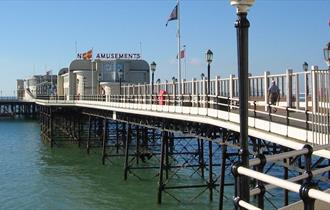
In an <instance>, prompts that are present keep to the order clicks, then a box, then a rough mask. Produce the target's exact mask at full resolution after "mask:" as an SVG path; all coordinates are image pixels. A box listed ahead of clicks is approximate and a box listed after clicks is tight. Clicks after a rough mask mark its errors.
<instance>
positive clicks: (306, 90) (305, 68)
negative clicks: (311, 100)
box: [303, 61, 309, 101]
mask: <svg viewBox="0 0 330 210" xmlns="http://www.w3.org/2000/svg"><path fill="white" fill-rule="evenodd" d="M303 70H304V72H305V82H306V84H305V85H306V89H305V93H306V94H305V97H307V96H308V92H309V88H308V76H307V73H306V72H307V71H308V63H307V62H306V61H305V62H304V63H303ZM306 101H307V100H306Z"/></svg>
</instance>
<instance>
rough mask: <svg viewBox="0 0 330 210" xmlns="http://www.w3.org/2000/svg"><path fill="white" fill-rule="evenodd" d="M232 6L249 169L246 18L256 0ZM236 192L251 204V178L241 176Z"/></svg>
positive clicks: (242, 138)
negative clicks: (233, 8) (235, 11)
mask: <svg viewBox="0 0 330 210" xmlns="http://www.w3.org/2000/svg"><path fill="white" fill-rule="evenodd" d="M230 4H231V5H232V6H235V7H236V8H237V20H236V23H235V27H236V31H237V59H238V79H239V114H240V145H241V148H240V155H241V166H243V167H247V168H248V167H249V150H248V138H249V136H248V89H249V88H248V73H249V70H248V66H249V65H248V64H249V63H248V30H249V27H250V23H249V21H248V19H247V18H246V16H247V12H248V10H249V8H250V7H251V6H252V5H253V4H254V0H231V1H230ZM236 190H237V193H238V196H239V197H240V198H241V199H243V200H244V201H246V202H249V200H250V199H249V198H250V192H249V178H248V177H247V176H239V179H238V183H237V186H236Z"/></svg>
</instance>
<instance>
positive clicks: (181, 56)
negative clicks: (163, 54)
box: [176, 49, 186, 59]
mask: <svg viewBox="0 0 330 210" xmlns="http://www.w3.org/2000/svg"><path fill="white" fill-rule="evenodd" d="M185 54H186V52H185V49H183V50H181V51H180V58H184V57H185ZM176 59H178V55H177V56H176Z"/></svg>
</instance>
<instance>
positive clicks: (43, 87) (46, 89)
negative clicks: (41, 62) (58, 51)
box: [17, 74, 57, 97]
mask: <svg viewBox="0 0 330 210" xmlns="http://www.w3.org/2000/svg"><path fill="white" fill-rule="evenodd" d="M21 83H22V80H18V81H17V90H21V85H22V84H21ZM56 83H57V75H51V74H45V75H33V76H31V77H30V78H27V79H25V80H24V88H25V89H26V90H29V94H31V95H32V96H33V97H39V96H49V95H55V94H56Z"/></svg>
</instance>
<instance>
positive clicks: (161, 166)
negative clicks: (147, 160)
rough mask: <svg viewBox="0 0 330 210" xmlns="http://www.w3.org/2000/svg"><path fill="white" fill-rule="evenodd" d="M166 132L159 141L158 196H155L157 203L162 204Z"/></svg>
mask: <svg viewBox="0 0 330 210" xmlns="http://www.w3.org/2000/svg"><path fill="white" fill-rule="evenodd" d="M166 141H168V138H167V132H166V131H163V133H162V139H161V148H160V151H161V152H160V164H159V181H158V196H157V203H158V204H161V203H162V192H163V190H164V187H165V185H164V182H163V172H164V159H165V147H166Z"/></svg>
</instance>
